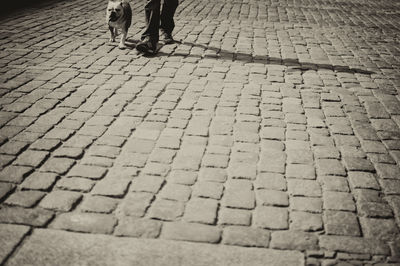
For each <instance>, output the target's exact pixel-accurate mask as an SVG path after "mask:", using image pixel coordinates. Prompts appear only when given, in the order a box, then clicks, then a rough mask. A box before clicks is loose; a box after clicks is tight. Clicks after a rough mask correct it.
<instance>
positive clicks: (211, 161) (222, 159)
mask: <svg viewBox="0 0 400 266" xmlns="http://www.w3.org/2000/svg"><path fill="white" fill-rule="evenodd" d="M228 161H229V156H226V155H221V154H205V155H204V157H203V160H202V162H201V164H202V166H204V167H212V168H226V167H227V166H228Z"/></svg>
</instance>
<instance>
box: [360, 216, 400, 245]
mask: <svg viewBox="0 0 400 266" xmlns="http://www.w3.org/2000/svg"><path fill="white" fill-rule="evenodd" d="M360 224H361V228H362V231H363V233H364V235H365V237H367V238H373V239H379V240H384V241H389V240H391V241H396V238H397V237H398V235H399V229H398V227H397V225H396V223H395V221H394V219H377V218H366V217H362V218H360Z"/></svg>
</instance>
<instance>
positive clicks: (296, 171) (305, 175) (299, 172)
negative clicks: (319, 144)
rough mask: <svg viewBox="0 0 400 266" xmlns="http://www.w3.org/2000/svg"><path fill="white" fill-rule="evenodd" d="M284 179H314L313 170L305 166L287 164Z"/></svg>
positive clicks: (309, 166)
mask: <svg viewBox="0 0 400 266" xmlns="http://www.w3.org/2000/svg"><path fill="white" fill-rule="evenodd" d="M285 175H286V177H288V178H299V179H311V180H313V179H315V168H314V166H313V165H307V164H287V165H286V174H285Z"/></svg>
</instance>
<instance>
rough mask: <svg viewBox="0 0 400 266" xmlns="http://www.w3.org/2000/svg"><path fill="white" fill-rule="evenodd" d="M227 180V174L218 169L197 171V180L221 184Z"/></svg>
mask: <svg viewBox="0 0 400 266" xmlns="http://www.w3.org/2000/svg"><path fill="white" fill-rule="evenodd" d="M226 179H227V173H226V170H224V169H219V168H207V167H205V168H201V169H200V171H199V180H201V181H211V182H219V183H223V182H225V181H226Z"/></svg>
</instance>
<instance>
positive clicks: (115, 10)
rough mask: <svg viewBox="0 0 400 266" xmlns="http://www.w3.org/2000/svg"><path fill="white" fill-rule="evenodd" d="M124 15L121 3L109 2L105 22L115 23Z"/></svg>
mask: <svg viewBox="0 0 400 266" xmlns="http://www.w3.org/2000/svg"><path fill="white" fill-rule="evenodd" d="M123 15H124V8H123V7H122V1H113V0H111V1H109V2H108V6H107V20H108V21H111V22H115V21H117V20H118V19H119V18H120V17H122V16H123Z"/></svg>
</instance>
